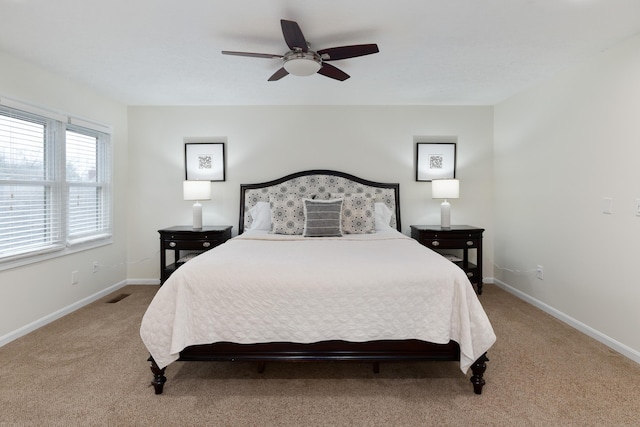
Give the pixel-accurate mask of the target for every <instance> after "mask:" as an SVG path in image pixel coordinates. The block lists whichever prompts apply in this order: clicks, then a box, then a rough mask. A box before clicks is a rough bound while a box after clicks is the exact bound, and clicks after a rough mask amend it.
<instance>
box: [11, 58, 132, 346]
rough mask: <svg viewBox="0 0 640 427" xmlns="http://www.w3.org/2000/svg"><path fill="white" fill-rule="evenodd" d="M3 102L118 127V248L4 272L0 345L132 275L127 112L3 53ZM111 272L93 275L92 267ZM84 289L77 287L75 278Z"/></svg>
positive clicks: (115, 137)
mask: <svg viewBox="0 0 640 427" xmlns="http://www.w3.org/2000/svg"><path fill="white" fill-rule="evenodd" d="M0 96H6V97H10V98H12V99H14V100H19V101H23V102H27V103H30V104H35V105H38V106H40V107H46V108H49V109H53V110H57V111H60V112H64V113H69V114H74V115H78V116H81V117H85V118H88V119H93V120H95V121H98V122H102V123H106V124H109V125H112V126H113V129H114V133H113V137H112V143H113V147H114V161H115V164H116V165H117V167H116V173H115V176H114V183H113V184H114V204H115V212H114V214H115V230H114V241H113V244H111V245H108V246H103V247H100V248H97V249H93V250H88V251H84V252H80V253H77V254H72V255H67V256H63V257H58V258H55V259H51V260H48V261H42V262H39V263H36V264H29V265H26V266H23V267H17V268H13V269H10V270H4V271H0V292H1V293H2V297H0V345H1V344H2V342H3V341H6V340H10V339H11V338H12V337H14V335H15V333H16V332H17V331H19V330H21V329H22V330H24V329H28V327H29V325H31V324H32V323H34V322H36V323H37V322H39V321H40V320H42V319H44V318H51V316H52V314H54V313H56V312H59V311H64V310H65V309H66V308H68V307H70V306H72V305H74V304H76V305H77V303H78V302H79V301H81V300H83V299H85V298H89V297H90V296H92V295H95V294H97V293H99V292H101V291H104V290H106V289H108V288H109V287H111V286H113V285H115V284H117V283H120V282H123V281H124V280H125V278H126V277H125V273H126V238H127V235H126V225H125V221H126V213H125V212H126V206H125V203H126V191H127V185H126V171H127V158H126V146H127V116H126V113H127V111H126V107H125V106H124V105H122V104H118V103H116V102H113V101H111V100H109V99H107V98H105V97H103V96H100V95H97V94H96V93H94V92H93V91H92V90H90V89H89V88H86V87H83V86H81V85H78V84H76V83H73V82H70V81H69V80H67V79H65V78H64V77H60V76H56V75H54V74H51V73H48V72H45V71H43V70H40V69H38V68H36V67H33V66H31V65H29V64H26V63H24V62H21V61H19V60H16V59H15V58H12V57H10V56H7V55H5V54H3V53H0ZM93 261H98V262H99V263H100V264H102V265H104V266H105V267H104V268H102V269H101V270H100V271H99V272H98V273H96V274H93V273H92V263H93ZM74 270H75V271H78V272H79V281H80V283H79V285H77V286H72V285H71V272H72V271H74Z"/></svg>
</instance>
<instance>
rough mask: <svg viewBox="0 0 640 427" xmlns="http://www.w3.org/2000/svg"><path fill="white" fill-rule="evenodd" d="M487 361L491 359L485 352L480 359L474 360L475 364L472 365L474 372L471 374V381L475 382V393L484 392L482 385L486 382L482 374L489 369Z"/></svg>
mask: <svg viewBox="0 0 640 427" xmlns="http://www.w3.org/2000/svg"><path fill="white" fill-rule="evenodd" d="M487 361H489V358H488V357H487V353H485V354H483V355H482V356H480V357H479V358H478V360H476V361H475V362H473V365H471V372H473V375H472V376H471V383H472V384H473V392H474V393H475V394H482V387H483V386H484V384H485V381H484V378H483V377H482V376H483V375H484V371H485V370H486V369H487V365H486V363H485V362H487Z"/></svg>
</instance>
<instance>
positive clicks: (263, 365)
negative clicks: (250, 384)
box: [258, 360, 267, 374]
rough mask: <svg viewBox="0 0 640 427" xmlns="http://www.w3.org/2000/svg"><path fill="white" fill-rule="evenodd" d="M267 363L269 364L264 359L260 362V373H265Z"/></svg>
mask: <svg viewBox="0 0 640 427" xmlns="http://www.w3.org/2000/svg"><path fill="white" fill-rule="evenodd" d="M266 365H267V362H265V361H264V360H263V361H260V362H258V373H259V374H262V373H264V368H265V367H266Z"/></svg>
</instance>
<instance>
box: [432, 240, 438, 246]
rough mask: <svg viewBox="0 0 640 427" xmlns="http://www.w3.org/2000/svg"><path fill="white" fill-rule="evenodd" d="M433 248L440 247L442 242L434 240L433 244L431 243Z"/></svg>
mask: <svg viewBox="0 0 640 427" xmlns="http://www.w3.org/2000/svg"><path fill="white" fill-rule="evenodd" d="M431 246H440V242H438V241H437V240H434V241H433V242H431Z"/></svg>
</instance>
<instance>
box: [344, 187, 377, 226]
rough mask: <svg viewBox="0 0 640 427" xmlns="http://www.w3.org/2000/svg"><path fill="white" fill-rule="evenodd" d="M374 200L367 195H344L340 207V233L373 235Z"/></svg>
mask: <svg viewBox="0 0 640 427" xmlns="http://www.w3.org/2000/svg"><path fill="white" fill-rule="evenodd" d="M374 202H375V199H374V198H373V197H372V196H371V194H368V193H357V194H345V197H344V204H343V206H342V232H343V233H346V234H365V233H373V232H375V231H376V229H375V210H374Z"/></svg>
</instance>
